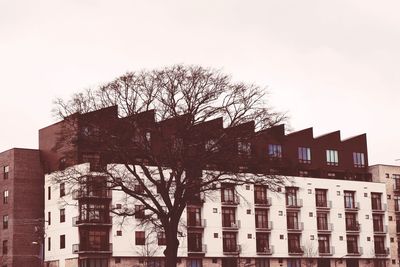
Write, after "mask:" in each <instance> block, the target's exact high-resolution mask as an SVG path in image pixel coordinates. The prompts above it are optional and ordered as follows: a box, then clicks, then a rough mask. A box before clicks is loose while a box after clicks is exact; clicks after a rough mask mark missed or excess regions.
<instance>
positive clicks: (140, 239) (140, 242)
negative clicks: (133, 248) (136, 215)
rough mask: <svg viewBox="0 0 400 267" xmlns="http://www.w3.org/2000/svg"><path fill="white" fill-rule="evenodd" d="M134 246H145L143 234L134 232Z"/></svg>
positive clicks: (142, 232)
mask: <svg viewBox="0 0 400 267" xmlns="http://www.w3.org/2000/svg"><path fill="white" fill-rule="evenodd" d="M135 244H136V245H141V246H143V245H144V244H145V232H144V231H136V232H135Z"/></svg>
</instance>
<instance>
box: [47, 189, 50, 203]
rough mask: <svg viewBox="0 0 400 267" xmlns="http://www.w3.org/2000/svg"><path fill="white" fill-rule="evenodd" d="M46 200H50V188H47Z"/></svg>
mask: <svg viewBox="0 0 400 267" xmlns="http://www.w3.org/2000/svg"><path fill="white" fill-rule="evenodd" d="M47 199H48V200H50V199H51V187H50V186H49V187H47Z"/></svg>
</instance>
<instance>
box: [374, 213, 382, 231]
mask: <svg viewBox="0 0 400 267" xmlns="http://www.w3.org/2000/svg"><path fill="white" fill-rule="evenodd" d="M372 225H373V227H374V232H383V230H384V226H383V215H382V214H372Z"/></svg>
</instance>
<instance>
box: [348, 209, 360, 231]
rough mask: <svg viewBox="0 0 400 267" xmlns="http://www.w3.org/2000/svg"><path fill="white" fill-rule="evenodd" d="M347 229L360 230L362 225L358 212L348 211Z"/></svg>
mask: <svg viewBox="0 0 400 267" xmlns="http://www.w3.org/2000/svg"><path fill="white" fill-rule="evenodd" d="M345 218H346V230H347V231H359V230H360V225H359V223H358V221H357V213H351V212H346V215H345Z"/></svg>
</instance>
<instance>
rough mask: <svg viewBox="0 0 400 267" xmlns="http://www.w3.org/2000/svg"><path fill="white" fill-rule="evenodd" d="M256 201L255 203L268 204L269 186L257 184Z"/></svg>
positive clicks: (255, 190) (255, 187)
mask: <svg viewBox="0 0 400 267" xmlns="http://www.w3.org/2000/svg"><path fill="white" fill-rule="evenodd" d="M254 203H255V204H268V200H267V186H265V185H255V186H254Z"/></svg>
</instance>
